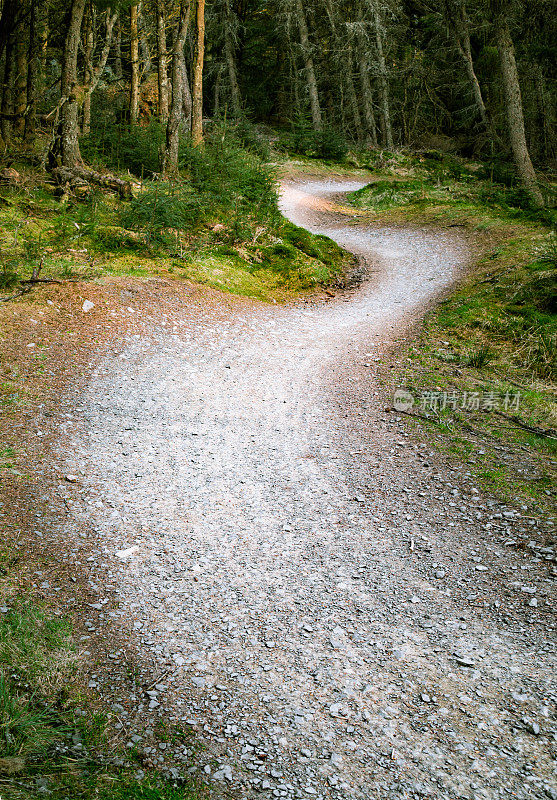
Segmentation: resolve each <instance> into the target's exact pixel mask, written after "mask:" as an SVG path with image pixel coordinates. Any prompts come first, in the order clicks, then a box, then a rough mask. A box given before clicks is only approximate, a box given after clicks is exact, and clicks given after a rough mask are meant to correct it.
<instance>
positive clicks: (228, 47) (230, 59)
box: [224, 0, 242, 119]
mask: <svg viewBox="0 0 557 800" xmlns="http://www.w3.org/2000/svg"><path fill="white" fill-rule="evenodd" d="M232 14H233V12H232V9H231V8H230V0H224V16H225V18H224V52H225V57H226V67H227V69H228V80H229V81H230V96H231V99H232V113H233V114H234V116H235V117H236V119H239V118H240V117H241V116H242V101H241V98H240V87H239V85H238V73H237V70H236V58H235V53H234V51H235V49H236V48H235V36H236V31H235V29H234V27H235V26H234V21H233V19H232Z"/></svg>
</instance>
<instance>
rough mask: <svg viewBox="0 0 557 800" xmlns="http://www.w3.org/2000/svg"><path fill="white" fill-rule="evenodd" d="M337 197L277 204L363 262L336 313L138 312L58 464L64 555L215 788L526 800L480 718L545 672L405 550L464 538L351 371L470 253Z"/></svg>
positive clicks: (294, 187) (104, 364)
mask: <svg viewBox="0 0 557 800" xmlns="http://www.w3.org/2000/svg"><path fill="white" fill-rule="evenodd" d="M347 188H352V187H351V186H349V185H348V184H347V183H346V182H344V183H343V182H342V181H329V182H326V183H324V182H322V181H306V182H303V183H300V182H290V183H286V184H285V185H284V187H283V191H282V198H281V207H282V209H283V212H284V213H285V214H286V215H287V216H288V217H289V218H290V219H291V220H293V221H294V222H295V223H297V224H299V225H304V226H306V227H308V228H310V229H311V230H313V231H316V232H318V233H324V234H327V235H328V236H330V237H331V238H333V239H335V240H336V241H337V242H339V243H340V244H341V245H343V246H345V247H348V248H349V249H350V250H353V251H354V252H355V253H357V254H358V255H359V256H361V257H363V258H365V259H366V260H367V263H368V265H369V267H370V277H369V280H368V281H366V282H365V283H364V284H363V285H362V286H361V287H360V288H359V289H358V290H354V291H351V292H349V293H347V294H346V295H342V294H340V295H339V297H337V298H336V299H335V300H333V301H331V302H330V303H327V304H317V303H313V304H303V303H300V304H294V305H290V306H284V307H276V306H275V307H273V306H268V305H264V304H258V303H252V302H251V301H250V302H246V303H245V304H242V303H238V304H236V305H235V306H234V309H233V310H226V304H222V306H221V307H220V308H218V309H215V306H211V307H208V306H207V307H206V306H203V304H202V303H199V304H197V305H195V304H192V303H188V302H186V301H184V303H183V304H182V305H180V306H178V307H176V308H175V309H174V311H173V312H172V313H167V314H166V316H165V318H164V319H162V320H161V318H160V317H158V318H153V317H151V318H149V319H146V320H141V321H140V320H139V317H140V314H139V313H137V314H136V318H137V319H138V322H137V329H136V331H135V332H134V333H133V334H130V335H128V336H127V337H126V338H125V340H124V341H123V343H122V350H121V352H120V353H119V355H118V357H115V356H114V355H107V356H106V358H105V359H104V360H103V361H101V362H100V363H99V364H98V367H97V369H96V371H95V374H94V375H93V376H92V378H91V381H90V383H89V385H88V387H87V388H86V391H85V392H84V393H83V395H82V396H81V397H80V399H79V403H78V405H77V407H76V417H78V418H79V419H80V421H81V428H80V432H79V436H78V435H76V436H75V438H74V440H73V441H72V443H71V445H70V447H68V448H67V449H66V451H65V452H64V453H63V454H62V455H61V459H62V461H63V463H64V464H65V469H66V471H67V472H71V473H79V474H83V475H84V476H86V478H85V485H86V489H87V491H88V492H89V495H88V500H87V503H86V505H84V506H83V508H82V509H81V510H80V509H79V508H78V507H77V506H76V505H74V504H71V505H70V504H69V506H68V507H69V509H70V511H69V516H68V520H67V522H66V523H65V524H64V525H62V528H61V531H60V534H61V538H62V541H63V542H65V543H67V545H66V546H67V549H68V559H69V560H71V559H72V558H75V552H76V548H77V547H78V545H79V543H80V542H81V543H83V542H85V543H86V544H87V546H89V547H90V548H93V552H95V550H94V547H95V546H96V547H98V551H97V553H98V555H97V556H93V557H90V558H89V559H88V560H87V562H86V563H87V565H88V569H89V570H90V581H91V583H92V585H94V586H95V587H97V589H98V590H99V591H100V592H102V587H104V586H110V587H112V591H113V592H116V594H117V599H118V604H119V607H118V605H117V607H116V608H115V610H114V611H113V612H112V621H113V624H119V621H121V624H122V626H123V628H124V629H127V628H129V627H130V626H131V627H132V628H133V630H134V631H135V636H136V640H137V646H138V648H139V652H140V654H141V658H142V660H143V662H144V663H145V664H147V665H149V666H150V667H151V668H152V669H153V671H154V672H155V674H157V673H162V674H165V675H171V677H169V678H165V679H164V680H162V681H161V684H162V685H161V686H159V687H158V688H157V689H156V692H157V694H156V695H151V701H149V700H146V701H145V703H144V704H143V705H142V706H141V709H140V716H141V715H143V716H147V718H148V717H149V715H153V716H155V715H156V714H158V713H160V710H161V706H162V709H163V712H164V715H165V717H166V719H167V721H170V722H172V721H176V722H180V723H181V724H182V723H186V724H192V725H195V727H196V729H197V730H198V731H199V732H200V734H201V735H202V736H203V737H204V739H205V741H206V744H207V747H208V750H207V751H206V753H207V762H208V763H207V765H206V770H205V772H206V773H207V774H209V775H211V776H212V778H214V779H215V780H214V783H213V784H212V785H213V786H214V788H215V796H217V797H219V796H221V795H220V794H219V792H220V791H221V790H220V789H219V787H220V786H222V782H223V781H224V783H226V785H227V786H228V787H229V789H230V791H231V792H232V793H233V795H234V796H236V797H238V798H248V797H252V796H254V797H255V796H259V793H260V792H263V795H262V796H263V797H268V796H269V797H273V796H274V797H285V798H291V799H293V798H301V797H318V798H319V797H321V798H325V797H327V798H338V800H340V798H342V800H348V798H361V799H362V800H364V798H365V800H369V798H371V797H378V798H382V800H383V798H391V797H392V798H395V797H396V798H400V797H403V796H408V797H409V796H412V792H421V793H422V794H424V793H425V794H427V792H428V791H433V792H434V795H433V796H435V797H439V798H441V797H447V798H453V797H470V798H471V797H473V796H475V795H474V791H475V790H474V789H473V784H474V782H475V783H476V784H478V781H480V782H481V785H482V786H484V787H485V792H484V794H481V795H478V796H481V797H482V798H492V797H493V798H495V797H499V795H498V794H495V793H490V792H491V789H490V786H491V784H490V780H491V778H489V777H485V775H487V774H488V773H489V770H490V769H492V770H495V771H497V770H499V771H500V770H501V769H502V770H503V771H504V772H505V776H504V777H505V781H506V784H505V785H507V784H508V785H509V786H511V787H512V789H513V791H515V792H516V796H517V797H523V796H524V797H526V796H527V795H526V794H524V793H523V792H522V789H521V788H520V785H519V781H518V779H516V780H515V778H514V777H513V773H512V770H511V767H510V766H509V765H508V764H507V762H504V763H503V762H502V761H501V758H502V757H501V756H500V755H498V753H497V752H495V751H493V745H494V742H496V743H497V747H498V746H499V742H500V741H501V742H502V741H505V742H507V743H508V741H507V740H508V736H509V735H510V734H509V733H508V725H507V726H506V727H505V725H506V723H505V724H503V722H501V725H502V727H501V728H498V729H497V731H496V732H495V733H493V734H492V736H491V738H490V739H489V741H488V740H487V738H486V737H485V736H484V734H483V732H482V731H483V730H484V729H483V728H482V729H481V731H479V729H478V728H477V723H478V722H479V721H482V724H484V721H486V720H487V721H486V722H485V724H488V721H489V720H492V719H495V718H497V719H499V720H502V719H503V716H504V711H503V708H504V704H505V702H506V700H505V697H506V693H507V692H508V691H510V690H511V689H512V690H515V691H523V690H524V685H523V683H522V681H523V677H524V676H528V678H527V679H528V680H530V681H531V680H533V679H534V673H535V671H536V669H537V668H538V667H539V669H540V670H542V669H543V664H542V663H541V662H538V667H536V668H533V667H532V666H531V664H532V660H533V659H532V657H531V654H530V653H529V652H528V650H527V649H524V648H523V650H522V651H520V649H518V653H519V654H518V655H517V647H516V643H514V642H512V641H510V640H509V636H508V635H507V634H505V633H501V632H500V631H499V630H498V629H497V628H496V627H494V626H493V625H491V624H487V625H486V623H485V622H482V621H481V620H480V619H479V618H478V614H477V612H476V611H475V610H474V609H469V610H465V609H463V607H462V603H461V602H460V600H457V598H456V596H455V598H453V597H452V596H451V591H450V590H448V591H445V590H443V591H441V589H440V588H439V582H437V584H436V583H432V582H431V580H430V579H429V577H428V574H425V575H424V574H423V572H420V570H419V569H417V567H416V566H415V565H414V563H413V562H410V561H409V559H408V558H407V544H406V539H407V533H408V531H416V533H412V535H415V536H416V537H418V536H419V535H421V534H423V533H424V532H427V534H428V536H436V535H437V537H438V544H439V547H440V549H441V553H442V554H443V553H444V554H445V555H446V556H447V559H448V558H449V553H450V554H451V557H453V556H454V553H455V552H457V542H458V541H462V540H466V541H468V540H470V537H471V536H472V528H473V526H472V528H471V527H470V526H471V525H472V523H471V522H470V523H468V522H465V521H464V519H465V517H464V516H463V515H461V521H460V522H459V523H458V525H460V526H461V527H460V528H459V527H458V526H457V527H453V528H452V529H451V531H452V532H451V541H450V542H449V543H447V542H446V530H447V529H446V517H440V516H439V515H436V513H437V512H436V510H435V508H436V504H437V505H438V504H443V502H447V498H446V499H445V500H443V499H441V500H435V501H434V500H432V498H433V496H434V493H436V495H435V496H437V497H439V496H440V495H439V492H440V489H439V486H437V485H436V486H435V487H434V486H433V484H432V482H431V481H430V482H429V484H428V483H427V481H426V478H424V477H422V476H420V475H419V474H418V475H416V474H415V473H414V472H413V470H412V468H408V467H407V466H406V467H405V463H404V461H402V462H401V460H400V459H399V460H397V453H396V452H395V448H394V447H393V444H394V443H393V439H392V437H393V435H395V436H398V437H399V438H400V437H401V436H403V435H404V433H403V432H402V431H399V430H398V429H397V430H393V429H392V428H391V429H385V428H384V429H381V426H380V424H379V422H377V424H376V425H375V427H374V428H372V430H371V431H370V430H369V426H368V427H366V426H365V424H364V423H365V422H366V417H369V416H370V415H371V416H373V414H376V418H377V419H378V418H379V415H378V413H376V412H377V409H375V410H374V408H375V407H374V402H375V401H374V393H375V391H374V390H376V389H377V387H376V386H374V385H373V380H372V379H371V378H368V379H367V383H366V382H364V383H363V384H361V383H360V379H359V377H358V376H359V374H360V372H361V362H362V356H368V351H370V350H371V352H372V353H373V355H374V356H376V357H379V356H380V355H381V354H382V353H384V352H385V350H386V348H388V347H389V346H390V342H391V340H392V338H393V336H396V335H398V334H399V333H400V331H401V330H403V329H404V326H405V325H406V324H407V322H410V321H412V320H413V319H415V318H416V316H417V315H418V314H419V313H420V310H421V309H422V308H423V306H424V303H425V302H426V301H428V300H430V299H431V298H433V297H435V296H436V295H437V294H438V293H439V292H440V291H442V290H443V289H444V288H445V287H447V286H448V285H449V284H450V282H451V281H452V280H453V279H454V277H455V275H456V274H457V272H458V270H459V269H461V268H462V266H463V264H464V263H465V262H466V259H467V255H468V248H467V245H466V242H465V241H463V240H462V239H459V238H458V237H457V236H456V235H455V234H449V233H447V232H443V231H430V230H428V231H424V230H419V229H401V228H396V227H390V228H375V227H373V226H364V227H360V226H355V225H353V224H352V222H351V220H350V219H346V218H343V217H342V216H340V215H338V214H336V213H334V211H331V210H330V209H329V210H327V208H324V204H325V205H326V201H327V200H328V199H330V198H332V197H333V196H334V195H335V194H337V193H338V192H339V191H342V190H343V189H347ZM368 374H369V370H368ZM362 387H363V388H362ZM338 391H341V394H342V397H339V396H338ZM358 393H360V394H359V395H358ZM359 397H360V399H361V403H360V405H358V403H359V402H360V400H359V399H358V398H359ZM385 424H387V423H385ZM389 424H390V423H389ZM396 444H397V446H399V445H401V444H403V443H401V442H398V441H397V442H396ZM427 480H429V479H427ZM409 486H410V487H413V492H414V494H413V495H412V497H411V498H410V497H408V496H407V495H403V493H402V487H405V488H406V489H408V487H409ZM360 495H361V496H360ZM422 495H423V499H422ZM451 499H452V496H451ZM452 505H453V506H454V505H455V504H454V503H452ZM451 513H452V514H453V519H455V520H457V521H458V512H457V510H456V509H454V510H453V511H452V512H451ZM466 519H467V517H466ZM451 524H453V525H454V524H455V523H454V522H451ZM76 531H77V532H80V535H81V536H82V537H83V538H82V539H81V540H80V539H79V538H78V537H76ZM459 536H460V537H461V539H460V540H459V538H458V537H459ZM478 536H480V537H481V531H480V530H479V528H478ZM478 541H480V545H478V546H481V538H479V539H478ZM121 551H125V553H127V554H128V555H125V556H123V557H119V556H117V555H116V553H117V552H121ZM449 563H452V562H449ZM447 569H448V567H447ZM472 578H474V573H472ZM456 580H457V578H456V577H455V581H456ZM454 585H455V586H456V583H455V584H454ZM99 587H101V588H99ZM468 591H469V590H468ZM414 596H417V598H418V599H417V600H416V602H414V599H415V598H414ZM99 607H101V606H99ZM109 607H110V606H107V608H109ZM102 608H103V609H104V606H102ZM426 610H427V614H426ZM91 613H92V614H93V611H92V612H91ZM101 613H102V614H104V613H105V612H104V611H102V612H101ZM425 617H427V618H428V620H429V622H428V624H427V625H425V621H424V620H425ZM463 617H465V618H466V620H467V624H464V623H463V622H460V621H458V622H457V625H456V627H443V626H444V624H445V623H444V621H445V620H447V619H451V620H452V619H455V620H459V618H460V619H462V618H463ZM99 624H100V623H99ZM456 648H459V650H460V651H461V652H472V651H473V652H475V653H479V652H480V651H481V652H482V653H483V657H484V662H483V664H482V674H481V682H482V685H481V693H482V694H481V696H482V704H481V707H480V706H478V705H477V704H476V705H475V706H474V707H475V708H476V716H475V717H473V715H472V716H471V715H463V714H462V713H461V712H460V711H459V709H460V708H461V706H462V704H463V703H464V702H465V701H464V700H459V699H458V697H459V696H461V695H462V696H464V695H465V693H467V692H473V691H474V688H475V686H477V682H476V679H475V678H474V677H471V673H470V671H469V672H468V673H466V672H465V671H464V670H463V669H459V668H456V667H455V663H454V657H453V656H454V651H455V649H456ZM487 654H489V657H488V656H487ZM477 657H479V656H477ZM490 659H491V660H490ZM511 667H512V669H511ZM524 680H526V678H525V677H524ZM430 687H432V688H430ZM478 691H479V689H478ZM426 692H429V693H432V694H438V695H439V696H440V697H441V695H443V697H446V698H448V699H447V700H446V702H444V705H443V710H442V713H441V710H439V714H437V710H438V709H439V704H438V705H436V706H435V708H434V707H433V706H432V707H431V710H429V706H428V715H426V714H424V711H423V709H424V701H423V700H421V699H420V696H421V695H420V693H423V696H424V697H426V696H427V695H426ZM466 696H467V697H468V695H467V694H466ZM474 697H476V695H474ZM153 698H154V700H153ZM466 702H468V701H466ZM470 702H472V701H470ZM157 704H159V705H157ZM426 717H427V719H426ZM489 724H490V725H491V723H489ZM482 737H483V738H482ZM506 737H507V738H506ZM141 746H145V747H146V748H147V754H146V757H148V758H150V759H151V760H154V761H157V759H158V758H159V754H158V753H157V752H155V751H154V750H153V751H151V750H150V749H149V748H150V747H151V743H150V742H149V741H147V740H145V741H144V742H143V744H142V745H141ZM168 747H169V749H168V752H171V751H172V755H173V758H174V759H175V762H176V763H177V764H179V763H181V762H180V759H181V758H183V754H181V748H177V749H176V752H174V750H172V746H171V745H169V746H168ZM490 748H491V750H490ZM470 753H477V757H478V758H479V759H481V764H482V766H481V770H480V772H479V773H478V772H477V771H474V773H473V774H470V771H469V765H470V760H469V754H470ZM527 755H528V754H527ZM527 755H526V756H525V757H527ZM199 758H201V756H199ZM212 758H214V759H216V763H217V765H221V766H220V767H218V766H217V768H216V775H215V774H214V772H215V764H214V763H213V761H212ZM536 758H537V763H538V767H539V769H540V770H544V769H545V760H544V759H545V757H544V756H543V754H541V753H539V752H538V753H537V755H536ZM223 765H224V766H223ZM229 770H231V772H230V771H229ZM480 773H481V776H483V777H480ZM494 774H495V773H494ZM498 774H499V773H498ZM424 787H425V788H424ZM439 787H441V788H439ZM435 792H437V793H436V794H435Z"/></svg>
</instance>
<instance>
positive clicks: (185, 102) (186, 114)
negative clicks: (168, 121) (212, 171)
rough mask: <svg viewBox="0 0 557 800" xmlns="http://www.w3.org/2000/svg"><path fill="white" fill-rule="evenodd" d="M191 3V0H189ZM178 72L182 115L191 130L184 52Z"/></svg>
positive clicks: (190, 101)
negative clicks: (180, 79)
mask: <svg viewBox="0 0 557 800" xmlns="http://www.w3.org/2000/svg"><path fill="white" fill-rule="evenodd" d="M190 2H191V0H190ZM180 55H181V58H180V72H181V73H182V113H183V115H184V123H185V128H186V130H188V131H189V130H191V113H192V98H191V89H190V81H189V76H188V69H187V67H186V56H185V54H184V52H183V51H182V53H181V54H180Z"/></svg>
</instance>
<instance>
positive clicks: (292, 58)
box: [285, 12, 302, 121]
mask: <svg viewBox="0 0 557 800" xmlns="http://www.w3.org/2000/svg"><path fill="white" fill-rule="evenodd" d="M285 27H286V41H287V42H288V65H289V67H290V79H291V86H292V99H293V101H294V118H295V119H296V120H297V121H298V120H300V119H301V117H302V104H301V102H300V78H299V76H298V65H297V63H296V53H295V52H294V46H293V40H294V37H293V34H292V15H291V13H290V12H288V13H287V14H286V25H285Z"/></svg>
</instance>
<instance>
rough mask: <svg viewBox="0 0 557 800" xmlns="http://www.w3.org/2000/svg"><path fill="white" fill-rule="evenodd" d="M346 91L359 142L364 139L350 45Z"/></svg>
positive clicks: (347, 55)
mask: <svg viewBox="0 0 557 800" xmlns="http://www.w3.org/2000/svg"><path fill="white" fill-rule="evenodd" d="M346 62H347V63H346V90H347V92H348V98H349V101H350V108H351V110H352V118H353V120H354V128H355V130H356V137H357V139H358V141H359V142H362V141H363V139H364V129H363V127H362V117H361V114H360V106H359V104H358V96H357V94H356V88H355V86H354V78H353V76H352V68H353V59H352V46H351V45H350V43H348V45H347V53H346Z"/></svg>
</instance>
